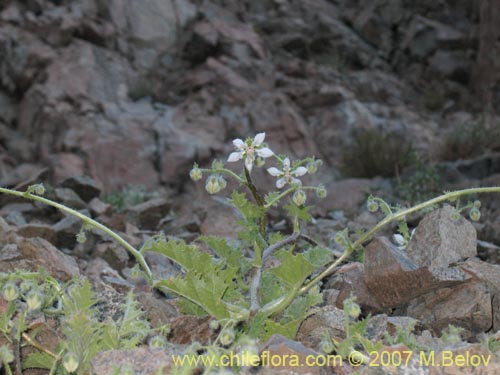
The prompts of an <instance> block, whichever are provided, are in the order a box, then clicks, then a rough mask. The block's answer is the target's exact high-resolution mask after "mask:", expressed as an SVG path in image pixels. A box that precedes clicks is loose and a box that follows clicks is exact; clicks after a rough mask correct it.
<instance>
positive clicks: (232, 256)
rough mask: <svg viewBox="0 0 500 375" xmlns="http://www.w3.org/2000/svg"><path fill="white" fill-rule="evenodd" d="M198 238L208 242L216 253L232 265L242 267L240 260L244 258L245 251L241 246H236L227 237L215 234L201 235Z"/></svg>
mask: <svg viewBox="0 0 500 375" xmlns="http://www.w3.org/2000/svg"><path fill="white" fill-rule="evenodd" d="M198 240H200V241H201V242H203V243H205V244H207V245H208V246H210V248H212V250H213V251H215V253H216V254H217V255H218V256H219V257H221V258H222V259H224V261H225V262H226V263H227V264H228V265H229V266H231V267H236V268H239V267H240V261H241V259H242V258H243V252H242V251H241V249H240V248H235V247H232V246H230V245H229V244H228V243H227V240H226V239H225V238H221V237H215V236H200V237H198Z"/></svg>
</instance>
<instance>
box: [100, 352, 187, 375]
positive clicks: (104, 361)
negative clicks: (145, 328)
mask: <svg viewBox="0 0 500 375" xmlns="http://www.w3.org/2000/svg"><path fill="white" fill-rule="evenodd" d="M173 354H182V353H176V352H174V351H173V350H172V349H167V348H165V349H162V350H154V349H149V348H137V349H128V350H108V351H102V352H100V353H97V355H96V356H95V357H94V358H93V359H92V369H91V374H92V375H113V374H115V373H116V369H117V368H118V369H120V368H125V367H130V368H132V370H133V373H134V374H136V375H151V374H162V375H163V374H165V375H166V374H169V373H170V370H171V367H172V365H173V364H172V355H173Z"/></svg>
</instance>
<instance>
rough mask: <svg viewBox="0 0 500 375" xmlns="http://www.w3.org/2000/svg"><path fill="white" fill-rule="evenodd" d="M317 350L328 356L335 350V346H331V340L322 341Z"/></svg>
mask: <svg viewBox="0 0 500 375" xmlns="http://www.w3.org/2000/svg"><path fill="white" fill-rule="evenodd" d="M319 349H320V350H321V351H322V352H323V353H326V354H330V353H331V352H333V351H334V350H335V346H334V345H333V342H332V340H329V339H323V340H321V341H320V343H319Z"/></svg>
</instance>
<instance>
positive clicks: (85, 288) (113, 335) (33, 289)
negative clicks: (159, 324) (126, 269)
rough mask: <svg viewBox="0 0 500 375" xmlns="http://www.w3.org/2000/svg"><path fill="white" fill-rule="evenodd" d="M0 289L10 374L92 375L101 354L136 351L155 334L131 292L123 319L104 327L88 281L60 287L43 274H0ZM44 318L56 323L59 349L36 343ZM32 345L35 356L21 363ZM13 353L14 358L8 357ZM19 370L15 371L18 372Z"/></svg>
mask: <svg viewBox="0 0 500 375" xmlns="http://www.w3.org/2000/svg"><path fill="white" fill-rule="evenodd" d="M0 287H1V289H2V291H3V297H4V299H5V300H6V301H8V306H7V309H6V310H5V311H4V312H3V313H2V314H0V334H1V335H3V338H4V339H5V340H7V341H8V343H9V344H8V345H4V346H3V347H2V348H0V360H2V363H3V365H4V368H5V369H6V371H7V373H9V374H11V373H12V370H11V368H10V363H11V362H14V363H16V364H21V366H22V369H28V368H39V369H47V370H49V371H50V372H49V374H51V375H52V374H56V373H57V374H77V375H84V374H88V373H89V370H90V361H91V360H92V358H93V357H94V356H95V355H96V354H97V353H98V352H100V351H103V350H109V349H130V348H135V347H137V346H138V345H139V344H140V343H142V341H143V340H144V339H145V337H146V336H147V335H148V334H149V333H150V332H151V329H150V326H149V323H148V322H147V321H146V319H145V318H144V314H143V312H142V311H141V310H140V308H139V306H138V304H137V302H136V301H135V300H134V296H133V294H132V293H129V294H128V295H127V297H126V299H125V301H124V303H123V305H122V307H121V311H122V313H123V315H122V317H121V318H120V319H118V320H116V321H114V320H112V319H108V320H106V321H104V322H100V321H99V320H98V316H97V310H96V307H95V303H96V296H95V294H94V293H93V292H92V289H91V286H90V283H89V282H88V280H86V279H83V280H72V281H70V282H69V283H67V284H65V285H61V284H60V283H59V282H58V281H57V280H55V279H54V278H53V277H51V276H49V275H48V274H47V273H46V272H45V271H44V270H40V271H39V272H23V271H17V272H11V273H9V274H0ZM40 316H44V317H50V318H52V319H57V320H58V322H59V324H60V325H61V327H62V332H63V335H64V338H63V339H62V340H61V341H60V342H59V343H58V344H57V346H56V347H55V348H47V347H45V346H44V345H42V344H41V343H39V342H38V341H37V338H36V334H37V331H36V330H33V329H31V328H30V323H31V321H34V320H37V319H40ZM21 346H31V347H32V349H33V350H32V352H31V353H30V354H28V355H27V356H25V357H23V358H21V352H20V350H19V348H20V347H21ZM9 353H11V354H12V353H16V354H15V355H14V354H12V357H10V356H9V355H8V354H9ZM20 371H21V369H19V368H17V371H16V373H20Z"/></svg>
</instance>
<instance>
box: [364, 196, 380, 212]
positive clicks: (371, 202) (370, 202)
mask: <svg viewBox="0 0 500 375" xmlns="http://www.w3.org/2000/svg"><path fill="white" fill-rule="evenodd" d="M366 207H367V208H368V211H370V212H377V211H378V208H379V207H378V203H377V202H376V201H374V200H373V199H369V200H368V202H367V204H366Z"/></svg>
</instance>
